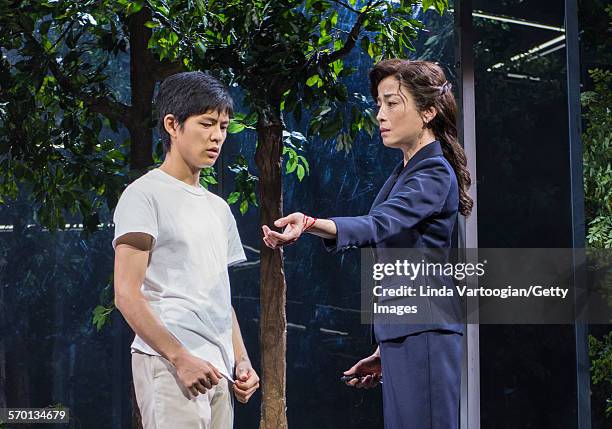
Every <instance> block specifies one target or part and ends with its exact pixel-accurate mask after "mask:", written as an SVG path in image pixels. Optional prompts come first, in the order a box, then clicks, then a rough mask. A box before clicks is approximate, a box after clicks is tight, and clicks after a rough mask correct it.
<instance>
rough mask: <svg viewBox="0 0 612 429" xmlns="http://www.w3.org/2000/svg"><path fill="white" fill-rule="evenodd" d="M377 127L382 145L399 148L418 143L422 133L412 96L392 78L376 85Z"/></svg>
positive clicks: (420, 122) (421, 120) (421, 123)
mask: <svg viewBox="0 0 612 429" xmlns="http://www.w3.org/2000/svg"><path fill="white" fill-rule="evenodd" d="M376 104H378V106H379V110H378V114H377V115H376V119H378V125H379V127H380V134H381V137H382V141H383V144H384V145H385V146H387V147H394V148H397V147H401V146H404V145H411V144H414V143H415V142H417V141H418V139H419V136H420V135H421V134H422V133H423V118H422V117H421V113H420V112H419V111H418V110H417V108H416V105H415V103H414V99H413V98H412V95H410V93H409V92H408V91H407V90H406V88H404V87H403V86H401V85H400V83H399V81H398V80H397V79H396V78H395V77H394V76H387V77H386V78H384V79H383V80H381V81H380V83H379V84H378V99H377V100H376Z"/></svg>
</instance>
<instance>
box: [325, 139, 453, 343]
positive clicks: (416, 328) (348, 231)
mask: <svg viewBox="0 0 612 429" xmlns="http://www.w3.org/2000/svg"><path fill="white" fill-rule="evenodd" d="M458 207H459V192H458V185H457V177H456V176H455V172H454V170H453V168H452V167H451V165H450V164H449V162H448V161H447V160H446V158H444V155H443V153H442V147H441V145H440V142H438V141H434V142H432V143H430V144H428V145H426V146H424V147H422V148H421V149H420V150H419V151H418V152H417V153H415V154H414V155H413V156H412V158H410V160H409V161H408V163H407V164H406V166H404V162H403V160H402V161H401V162H400V163H399V164H398V165H397V167H396V168H395V169H394V171H393V173H392V174H391V176H389V178H388V179H387V181H386V182H385V184H384V185H383V187H382V189H381V190H380V192H379V193H378V195H377V197H376V199H375V200H374V203H373V204H372V208H371V209H370V212H369V213H368V214H367V215H365V216H355V217H333V218H331V220H333V221H334V223H335V224H336V228H337V230H338V233H337V237H336V239H335V240H324V243H325V247H326V249H327V250H328V251H330V252H343V251H345V250H348V249H354V248H359V247H373V248H375V252H376V253H377V254H379V255H380V252H381V251H382V252H384V249H391V248H395V249H397V248H430V249H431V248H435V249H441V248H443V249H448V248H450V246H451V239H452V233H453V229H454V227H455V223H456V220H457V211H458ZM383 287H385V285H384V284H383ZM419 313H420V314H419V320H421V321H423V320H425V322H419V323H418V324H398V323H397V322H396V323H385V322H377V321H376V319H375V321H374V333H375V335H376V340H377V341H378V342H380V341H385V340H389V339H394V338H400V337H403V336H406V335H411V334H415V333H418V332H424V331H430V330H440V329H442V330H449V331H454V332H457V333H463V325H462V324H461V323H460V322H459V321H460V320H461V317H460V314H461V306H460V303H459V300H458V298H456V297H455V298H452V299H451V298H443V299H438V301H436V303H435V305H431V304H428V305H425V306H421V307H420V308H419Z"/></svg>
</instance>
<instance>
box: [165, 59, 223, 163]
mask: <svg viewBox="0 0 612 429" xmlns="http://www.w3.org/2000/svg"><path fill="white" fill-rule="evenodd" d="M155 106H156V108H157V115H158V116H157V117H158V119H157V129H158V130H159V135H160V137H161V140H162V143H163V145H164V153H166V152H168V151H169V150H170V134H168V132H167V131H166V129H165V128H164V117H165V116H166V115H168V114H172V115H174V117H175V119H176V121H177V123H178V125H179V127H181V129H182V127H183V125H184V123H185V121H186V120H187V118H189V117H191V116H194V115H201V114H203V113H206V112H210V111H214V112H219V113H227V114H228V115H229V116H230V117H231V116H232V114H233V112H234V102H233V100H232V97H231V96H230V95H229V92H228V91H227V88H226V87H225V86H224V85H223V84H222V83H221V82H219V81H218V80H217V79H215V78H214V77H212V76H210V75H208V74H206V73H203V72H201V71H193V72H185V73H177V74H174V75H172V76H169V77H167V78H166V79H164V81H163V82H162V83H161V85H160V86H159V92H158V93H157V97H155Z"/></svg>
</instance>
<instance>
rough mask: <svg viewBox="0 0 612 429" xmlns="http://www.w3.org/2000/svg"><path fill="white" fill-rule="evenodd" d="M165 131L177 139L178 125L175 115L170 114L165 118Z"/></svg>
mask: <svg viewBox="0 0 612 429" xmlns="http://www.w3.org/2000/svg"><path fill="white" fill-rule="evenodd" d="M164 129H165V130H166V132H167V133H168V134H170V137H174V138H175V139H176V134H177V129H178V123H177V121H176V118H175V117H174V115H173V114H171V113H168V114H167V115H166V116H164Z"/></svg>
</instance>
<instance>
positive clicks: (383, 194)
mask: <svg viewBox="0 0 612 429" xmlns="http://www.w3.org/2000/svg"><path fill="white" fill-rule="evenodd" d="M403 168H404V161H403V160H402V161H400V163H399V164H397V166H396V167H395V169H394V170H393V173H391V175H390V176H389V177H388V178H387V181H386V182H385V184H384V185H383V187H382V188H381V189H380V191H379V192H378V195H376V198H374V202H373V203H372V207H370V212H371V211H372V209H373V208H374V207H376V206H377V205H378V204H380V203H382V202H383V201H385V200H386V199H387V198H388V197H389V193H390V192H391V189H392V188H393V185H395V182H396V180H397V178H398V177H399V175H400V173H401V172H402V170H403Z"/></svg>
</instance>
